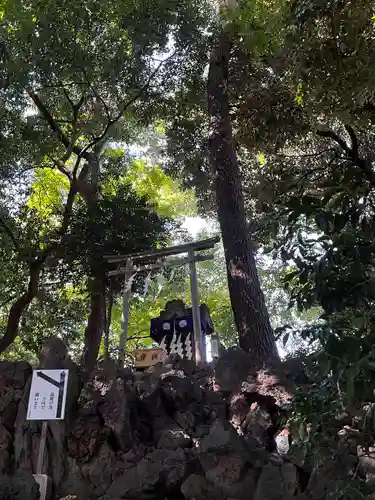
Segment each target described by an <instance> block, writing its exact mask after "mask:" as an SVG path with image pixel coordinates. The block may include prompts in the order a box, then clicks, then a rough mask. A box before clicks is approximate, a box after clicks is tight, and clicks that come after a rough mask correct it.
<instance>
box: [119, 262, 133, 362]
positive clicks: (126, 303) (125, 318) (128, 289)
mask: <svg viewBox="0 0 375 500" xmlns="http://www.w3.org/2000/svg"><path fill="white" fill-rule="evenodd" d="M133 277H134V269H133V261H132V259H127V260H126V266H125V283H124V293H123V304H122V329H121V334H120V345H119V363H120V364H121V366H124V362H125V346H126V342H127V340H128V330H129V313H130V301H131V297H132V283H133Z"/></svg>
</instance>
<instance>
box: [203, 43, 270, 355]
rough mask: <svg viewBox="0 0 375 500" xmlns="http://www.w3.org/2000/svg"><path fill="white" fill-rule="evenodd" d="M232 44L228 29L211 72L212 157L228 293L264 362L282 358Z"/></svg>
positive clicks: (249, 343) (244, 338)
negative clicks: (237, 132) (238, 114)
mask: <svg viewBox="0 0 375 500" xmlns="http://www.w3.org/2000/svg"><path fill="white" fill-rule="evenodd" d="M230 51H231V42H230V39H229V37H228V36H226V35H225V33H221V34H220V35H219V36H218V39H217V43H216V45H215V46H214V48H213V49H212V53H211V59H210V65H209V74H208V113H209V117H210V161H211V165H212V168H213V172H214V175H215V191H216V201H217V212H218V219H219V223H220V228H221V233H222V239H223V244H224V251H225V259H226V266H227V275H228V286H229V294H230V299H231V304H232V309H233V313H234V319H235V322H236V326H237V330H238V334H239V342H240V346H241V347H242V348H243V349H244V350H245V351H248V352H251V353H252V354H253V355H254V356H255V357H256V358H257V360H258V361H261V362H263V363H267V362H272V361H275V360H276V361H277V360H279V355H278V352H277V348H276V341H275V337H274V335H273V331H272V328H271V324H270V320H269V316H268V312H267V308H266V305H265V300H264V295H263V292H262V290H261V287H260V282H259V277H258V273H257V269H256V264H255V258H254V248H253V243H252V240H251V235H250V234H249V230H248V229H247V227H248V224H247V221H246V215H245V208H244V199H243V192H242V183H241V175H240V170H239V166H238V162H237V154H236V150H235V145H234V141H233V133H232V124H231V119H230V112H229V96H228V71H229V59H230Z"/></svg>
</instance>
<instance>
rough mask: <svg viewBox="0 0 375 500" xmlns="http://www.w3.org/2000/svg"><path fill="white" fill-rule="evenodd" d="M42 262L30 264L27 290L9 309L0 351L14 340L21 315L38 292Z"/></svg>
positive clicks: (0, 341) (0, 340)
mask: <svg viewBox="0 0 375 500" xmlns="http://www.w3.org/2000/svg"><path fill="white" fill-rule="evenodd" d="M43 265H44V262H39V261H38V262H35V263H33V264H32V265H31V266H30V276H29V283H28V286H27V290H26V292H25V293H23V294H22V295H21V296H20V297H19V298H18V299H17V300H16V301H15V302H14V303H13V304H12V307H11V308H10V311H9V316H8V322H7V327H6V330H5V333H4V335H3V337H2V338H1V339H0V353H2V352H4V351H5V350H6V349H8V347H9V346H10V345H11V344H12V343H13V342H14V340H15V339H16V337H17V335H18V328H19V324H20V320H21V317H22V315H23V313H24V312H25V311H26V309H27V307H28V306H29V305H30V303H31V302H32V300H33V299H34V298H35V296H36V294H37V293H38V286H39V278H40V273H41V271H42V268H43Z"/></svg>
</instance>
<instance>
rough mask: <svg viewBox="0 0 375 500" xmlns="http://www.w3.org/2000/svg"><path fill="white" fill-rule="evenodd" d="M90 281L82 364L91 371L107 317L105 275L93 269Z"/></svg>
mask: <svg viewBox="0 0 375 500" xmlns="http://www.w3.org/2000/svg"><path fill="white" fill-rule="evenodd" d="M91 275H92V277H91V279H90V283H89V293H90V301H91V306H90V314H89V317H88V320H87V326H86V329H85V346H84V351H83V360H82V364H83V366H84V367H85V370H86V371H87V372H89V371H90V370H92V369H93V368H94V367H95V364H96V360H97V357H98V354H99V349H100V343H101V341H102V337H103V331H104V318H105V293H104V290H105V275H104V273H102V272H100V271H98V270H93V271H92V273H91Z"/></svg>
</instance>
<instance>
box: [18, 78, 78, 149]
mask: <svg viewBox="0 0 375 500" xmlns="http://www.w3.org/2000/svg"><path fill="white" fill-rule="evenodd" d="M28 94H29V96H30V98H31V100H32V101H33V103H34V104H35V106H36V107H37V108H38V110H39V113H40V114H41V116H42V117H43V118H44V119H45V120H46V122H47V123H48V125H49V126H50V128H51V130H52V131H53V132H55V133H56V135H57V136H58V138H59V139H60V141H61V142H62V143H63V145H64V146H65V147H66V148H72V152H73V153H75V154H76V155H77V156H83V153H82V150H81V149H80V148H77V147H76V146H74V145H73V147H72V141H71V140H70V139H69V138H68V137H67V136H66V135H65V134H64V132H63V131H62V130H61V128H60V127H59V126H58V125H57V123H56V121H55V120H54V119H53V116H52V115H51V113H50V112H49V111H48V109H47V108H46V106H45V105H44V104H43V102H42V101H41V99H40V98H39V96H38V94H36V93H35V92H34V91H33V90H32V89H31V88H29V89H28Z"/></svg>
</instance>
